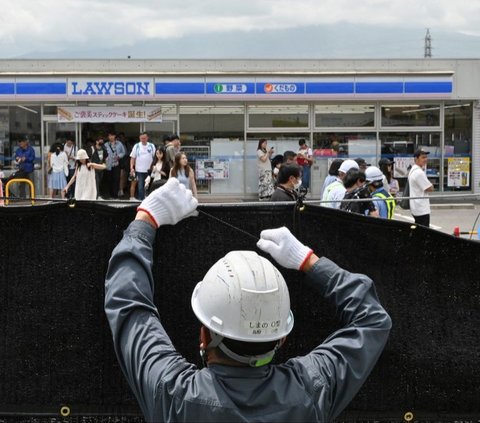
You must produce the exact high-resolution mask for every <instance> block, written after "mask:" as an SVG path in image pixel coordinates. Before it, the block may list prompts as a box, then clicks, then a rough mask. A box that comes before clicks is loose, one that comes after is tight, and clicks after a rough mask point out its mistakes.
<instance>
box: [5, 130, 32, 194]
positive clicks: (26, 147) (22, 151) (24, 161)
mask: <svg viewBox="0 0 480 423" xmlns="http://www.w3.org/2000/svg"><path fill="white" fill-rule="evenodd" d="M34 162H35V150H34V149H33V147H31V146H30V144H29V142H28V140H27V138H26V137H23V138H21V139H20V140H19V141H18V148H17V149H16V150H15V164H16V166H17V170H16V171H15V172H14V173H12V174H11V175H10V176H9V177H8V178H3V184H6V183H7V182H8V181H10V180H11V179H28V180H30V181H32V182H33V169H34ZM18 193H19V196H20V197H21V198H25V197H26V194H25V184H23V183H21V184H19V187H18Z"/></svg>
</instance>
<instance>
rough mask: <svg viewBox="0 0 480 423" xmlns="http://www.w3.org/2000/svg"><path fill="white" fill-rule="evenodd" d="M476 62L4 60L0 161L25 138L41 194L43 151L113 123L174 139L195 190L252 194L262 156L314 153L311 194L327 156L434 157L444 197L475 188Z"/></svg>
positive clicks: (125, 134)
mask: <svg viewBox="0 0 480 423" xmlns="http://www.w3.org/2000/svg"><path fill="white" fill-rule="evenodd" d="M479 100H480V60H476V59H475V60H474V59H471V60H470V59H461V60H440V59H419V60H416V59H415V60H413V59H412V60H130V59H128V60H103V61H99V60H2V61H0V164H3V167H4V170H5V172H6V173H7V174H8V172H9V171H12V170H13V166H12V165H13V162H12V156H13V154H14V152H15V149H16V145H17V141H18V139H19V138H21V137H23V136H25V135H26V136H27V137H28V139H29V141H30V144H31V145H32V146H33V147H34V148H35V150H36V153H37V156H38V161H37V163H36V166H35V167H36V169H35V185H36V190H37V192H38V193H40V194H43V193H45V191H46V190H45V186H46V177H47V175H46V169H45V157H46V153H47V152H48V150H49V148H50V145H52V144H53V143H55V142H57V141H60V142H61V141H64V140H65V138H66V137H73V138H74V139H75V140H76V142H77V145H79V146H85V145H87V143H90V142H92V140H94V139H95V138H96V137H97V136H98V135H102V134H104V135H105V136H106V133H107V132H108V131H109V130H111V129H114V130H115V131H116V132H117V134H121V136H122V138H123V139H124V140H125V141H126V142H127V143H129V144H131V143H133V142H135V141H136V140H138V135H139V133H140V132H141V131H147V132H148V133H149V134H150V138H151V141H153V142H154V143H155V144H157V145H160V144H162V142H163V141H162V140H163V138H164V136H165V135H169V134H171V133H178V134H179V135H180V137H181V140H182V149H183V150H184V151H185V152H186V153H187V154H188V156H189V161H190V162H191V164H192V165H193V166H195V170H196V175H197V180H198V185H199V191H200V193H201V195H202V196H211V197H215V198H220V199H221V198H229V199H231V198H237V199H248V198H256V193H257V188H258V179H257V168H256V154H255V153H256V149H257V144H258V140H259V139H261V138H266V139H267V140H268V143H269V145H270V146H273V147H274V148H275V151H276V154H277V153H278V154H282V153H283V152H284V151H285V150H293V151H297V150H298V141H299V139H302V138H303V139H305V140H306V141H307V143H308V144H309V146H311V147H312V149H313V152H314V156H315V162H314V164H313V167H312V172H311V185H310V186H311V194H312V198H318V196H319V192H320V187H321V184H322V182H323V179H324V177H325V176H326V173H327V170H328V166H329V164H330V162H331V161H332V160H333V159H335V158H337V157H340V158H353V159H354V158H357V157H362V158H364V159H365V160H366V161H367V162H368V163H371V164H375V165H376V164H377V163H378V160H379V159H380V158H389V159H391V160H393V161H394V162H395V166H394V172H395V173H394V176H395V177H396V178H397V179H398V180H399V182H400V185H401V186H403V185H404V183H405V176H406V169H407V167H408V165H409V164H410V163H411V162H412V161H413V152H414V150H416V149H417V148H423V149H426V150H428V151H429V152H430V155H429V163H428V168H427V175H428V177H429V178H430V179H431V181H432V183H433V184H434V187H435V189H436V191H437V192H438V193H445V194H449V193H452V192H457V191H461V192H464V193H479V192H480V105H479Z"/></svg>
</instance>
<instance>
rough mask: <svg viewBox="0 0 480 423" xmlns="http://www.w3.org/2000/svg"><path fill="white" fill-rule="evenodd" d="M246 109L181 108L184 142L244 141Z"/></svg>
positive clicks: (222, 106) (199, 106) (198, 106)
mask: <svg viewBox="0 0 480 423" xmlns="http://www.w3.org/2000/svg"><path fill="white" fill-rule="evenodd" d="M244 128H245V109H244V107H243V106H239V105H191V106H190V105H189V106H180V132H181V135H182V141H183V142H190V141H192V142H193V141H195V143H197V142H201V141H209V140H212V139H214V138H228V139H242V140H243V136H244Z"/></svg>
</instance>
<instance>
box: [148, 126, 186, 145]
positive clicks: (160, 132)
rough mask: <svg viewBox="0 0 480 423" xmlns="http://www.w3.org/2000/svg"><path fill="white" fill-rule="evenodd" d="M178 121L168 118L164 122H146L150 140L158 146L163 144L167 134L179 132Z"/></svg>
mask: <svg viewBox="0 0 480 423" xmlns="http://www.w3.org/2000/svg"><path fill="white" fill-rule="evenodd" d="M177 127H178V126H177V121H176V120H166V121H163V122H146V123H145V124H144V129H143V130H144V131H146V132H148V135H149V136H150V141H151V142H153V143H154V144H155V145H156V146H157V147H159V146H161V145H163V144H164V143H163V140H164V138H165V137H166V136H170V135H172V134H176V133H177Z"/></svg>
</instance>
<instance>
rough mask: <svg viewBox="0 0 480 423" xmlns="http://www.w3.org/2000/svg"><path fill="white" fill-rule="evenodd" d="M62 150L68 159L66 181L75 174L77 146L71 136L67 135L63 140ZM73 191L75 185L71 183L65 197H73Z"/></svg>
mask: <svg viewBox="0 0 480 423" xmlns="http://www.w3.org/2000/svg"><path fill="white" fill-rule="evenodd" d="M63 151H64V152H65V154H66V155H67V159H68V175H67V183H68V182H70V179H72V177H73V175H74V174H75V157H76V155H77V146H76V145H75V141H74V140H73V139H72V138H71V137H67V139H66V140H65V144H64V145H63ZM74 192H75V185H74V184H73V185H71V188H70V189H69V191H67V198H71V197H73V193H74Z"/></svg>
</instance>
